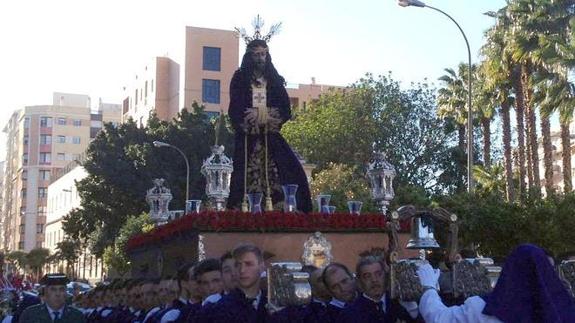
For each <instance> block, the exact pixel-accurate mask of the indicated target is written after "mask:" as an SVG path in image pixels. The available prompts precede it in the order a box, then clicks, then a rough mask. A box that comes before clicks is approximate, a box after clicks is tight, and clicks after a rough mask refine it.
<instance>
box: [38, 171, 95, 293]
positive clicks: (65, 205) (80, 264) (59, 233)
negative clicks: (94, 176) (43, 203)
mask: <svg viewBox="0 0 575 323" xmlns="http://www.w3.org/2000/svg"><path fill="white" fill-rule="evenodd" d="M87 176H88V173H87V172H86V170H85V169H84V167H82V166H79V165H78V163H76V162H72V163H70V164H69V165H68V166H66V167H65V168H64V169H63V170H62V171H61V172H60V173H58V174H56V175H55V177H54V178H53V180H52V182H51V183H50V185H49V186H48V206H47V209H48V210H47V215H46V228H45V235H44V236H45V241H44V247H45V248H47V249H49V250H50V254H54V253H56V252H57V247H58V243H59V242H62V241H64V240H66V235H65V233H64V230H63V229H62V219H63V217H64V216H65V215H66V214H68V213H69V212H70V211H71V210H73V209H74V208H78V207H80V204H81V199H80V196H79V195H78V189H77V187H76V183H77V182H78V181H80V180H82V179H84V178H85V177H87ZM78 244H80V242H79V241H78ZM65 269H66V264H65V263H60V264H57V265H56V264H52V265H50V266H49V271H52V272H54V271H59V272H63V271H64V270H65ZM74 272H75V273H76V275H77V277H76V278H77V279H86V280H88V281H90V282H91V283H95V282H98V281H100V278H101V276H102V260H101V259H96V258H95V257H94V256H92V255H91V254H90V253H89V252H88V249H87V248H86V247H85V246H83V248H82V252H81V255H80V257H79V258H78V261H77V262H76V263H75V265H74Z"/></svg>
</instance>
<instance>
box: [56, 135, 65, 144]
mask: <svg viewBox="0 0 575 323" xmlns="http://www.w3.org/2000/svg"><path fill="white" fill-rule="evenodd" d="M57 142H58V143H59V144H65V143H66V136H58V139H57Z"/></svg>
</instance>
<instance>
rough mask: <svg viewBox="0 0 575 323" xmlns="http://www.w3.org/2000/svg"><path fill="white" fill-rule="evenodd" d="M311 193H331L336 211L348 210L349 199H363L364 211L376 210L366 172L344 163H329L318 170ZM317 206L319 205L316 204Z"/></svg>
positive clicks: (315, 194) (312, 183) (331, 203)
mask: <svg viewBox="0 0 575 323" xmlns="http://www.w3.org/2000/svg"><path fill="white" fill-rule="evenodd" d="M311 194H312V196H317V195H319V194H329V195H331V200H330V205H333V206H335V207H336V212H347V210H348V207H347V201H349V200H357V201H362V202H363V203H364V204H363V206H362V212H370V211H375V210H376V207H375V205H374V204H373V202H371V197H370V192H369V187H368V184H367V181H366V179H365V176H364V174H363V173H362V172H361V170H359V169H358V168H357V167H353V166H348V165H344V164H333V163H332V164H328V165H327V168H325V169H324V170H322V171H320V172H318V173H317V174H315V176H314V177H313V180H312V182H311ZM314 207H317V205H314Z"/></svg>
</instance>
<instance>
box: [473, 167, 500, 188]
mask: <svg viewBox="0 0 575 323" xmlns="http://www.w3.org/2000/svg"><path fill="white" fill-rule="evenodd" d="M473 178H475V179H476V180H477V186H478V190H479V191H480V192H481V193H485V194H492V193H497V194H504V193H505V179H504V171H503V166H502V165H501V164H495V165H493V166H492V167H490V168H488V169H487V168H485V167H482V166H479V165H476V166H473Z"/></svg>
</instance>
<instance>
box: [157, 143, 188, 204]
mask: <svg viewBox="0 0 575 323" xmlns="http://www.w3.org/2000/svg"><path fill="white" fill-rule="evenodd" d="M153 144H154V146H155V147H158V148H159V147H170V148H174V149H175V150H177V151H178V152H179V153H180V155H182V157H184V160H185V161H186V198H185V199H184V204H185V203H186V201H187V200H188V199H189V198H190V162H189V161H188V157H186V154H184V152H183V151H182V150H181V149H180V148H178V147H176V146H172V145H170V144H168V143H165V142H161V141H154V142H153Z"/></svg>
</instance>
